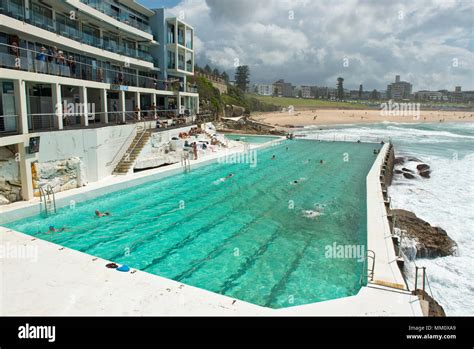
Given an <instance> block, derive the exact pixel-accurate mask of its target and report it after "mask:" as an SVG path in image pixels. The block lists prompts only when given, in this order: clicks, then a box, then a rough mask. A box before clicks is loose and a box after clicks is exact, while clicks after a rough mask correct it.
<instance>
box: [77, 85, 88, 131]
mask: <svg viewBox="0 0 474 349" xmlns="http://www.w3.org/2000/svg"><path fill="white" fill-rule="evenodd" d="M79 101H80V103H81V106H82V108H81V110H82V112H83V113H82V115H81V125H82V126H84V127H87V126H89V104H88V102H87V87H85V86H81V87H79Z"/></svg>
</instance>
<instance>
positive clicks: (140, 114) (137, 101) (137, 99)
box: [135, 92, 142, 120]
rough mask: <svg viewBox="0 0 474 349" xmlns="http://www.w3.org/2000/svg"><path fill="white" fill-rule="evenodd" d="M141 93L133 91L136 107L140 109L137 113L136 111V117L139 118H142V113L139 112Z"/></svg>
mask: <svg viewBox="0 0 474 349" xmlns="http://www.w3.org/2000/svg"><path fill="white" fill-rule="evenodd" d="M140 98H141V95H140V92H135V103H136V108H138V110H140V111H139V112H138V113H137V119H138V120H140V119H141V118H142V113H141V100H140Z"/></svg>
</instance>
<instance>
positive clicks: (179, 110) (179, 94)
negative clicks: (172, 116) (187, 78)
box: [176, 92, 181, 115]
mask: <svg viewBox="0 0 474 349" xmlns="http://www.w3.org/2000/svg"><path fill="white" fill-rule="evenodd" d="M176 99H177V102H178V104H177V105H176V107H177V108H178V115H180V114H181V93H179V92H178V97H177V98H176Z"/></svg>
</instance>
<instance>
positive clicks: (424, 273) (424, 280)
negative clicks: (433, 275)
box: [414, 265, 433, 300]
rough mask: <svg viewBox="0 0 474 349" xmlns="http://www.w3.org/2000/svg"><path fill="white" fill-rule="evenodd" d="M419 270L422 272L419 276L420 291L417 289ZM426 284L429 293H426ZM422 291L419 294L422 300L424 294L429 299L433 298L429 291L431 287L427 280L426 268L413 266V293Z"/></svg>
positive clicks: (431, 292)
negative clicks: (420, 276) (420, 278)
mask: <svg viewBox="0 0 474 349" xmlns="http://www.w3.org/2000/svg"><path fill="white" fill-rule="evenodd" d="M419 269H421V270H422V272H421V275H422V278H423V279H422V286H421V287H422V288H421V289H418V270H419ZM426 284H428V289H429V291H430V293H428V292H426ZM418 290H420V291H423V292H422V294H421V298H422V299H423V300H424V299H425V294H428V295H429V296H430V297H431V298H433V291H432V290H431V285H430V280H429V278H428V274H427V273H426V267H418V266H417V265H415V289H414V292H415V293H416V291H418Z"/></svg>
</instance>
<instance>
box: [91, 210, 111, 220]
mask: <svg viewBox="0 0 474 349" xmlns="http://www.w3.org/2000/svg"><path fill="white" fill-rule="evenodd" d="M95 215H96V217H97V218H102V217H106V216H110V212H104V213H102V212H100V211H99V210H95Z"/></svg>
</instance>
